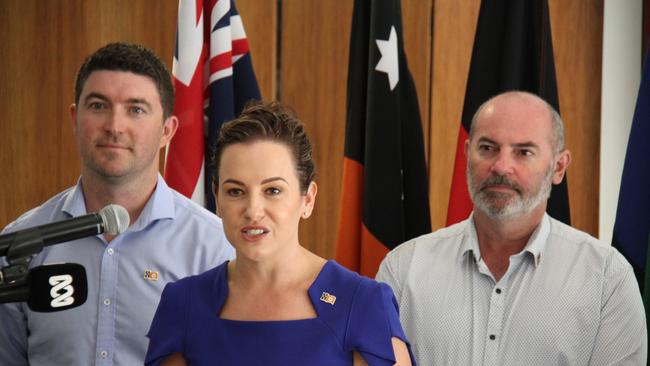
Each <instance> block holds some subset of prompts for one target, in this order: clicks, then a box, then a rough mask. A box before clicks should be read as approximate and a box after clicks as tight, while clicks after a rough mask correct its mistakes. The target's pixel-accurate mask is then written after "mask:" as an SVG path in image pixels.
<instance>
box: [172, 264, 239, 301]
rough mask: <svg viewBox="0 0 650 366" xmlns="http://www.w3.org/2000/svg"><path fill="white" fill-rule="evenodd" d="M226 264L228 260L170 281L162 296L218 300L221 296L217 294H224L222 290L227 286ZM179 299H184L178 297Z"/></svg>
mask: <svg viewBox="0 0 650 366" xmlns="http://www.w3.org/2000/svg"><path fill="white" fill-rule="evenodd" d="M227 266H228V261H226V262H224V263H222V264H220V265H218V266H216V267H214V268H212V269H209V270H207V271H205V272H203V273H200V274H197V275H193V276H188V277H184V278H181V279H179V280H177V281H175V282H170V283H168V284H167V285H166V286H165V290H164V291H163V297H170V296H171V297H180V298H181V299H185V300H188V299H189V298H191V299H192V302H194V301H196V300H198V299H204V300H205V301H206V302H208V303H210V304H212V303H214V301H217V302H219V299H220V297H221V296H219V295H220V294H221V295H225V293H224V291H222V290H223V288H224V285H225V286H226V288H227V278H226V276H227V274H226V268H227ZM179 301H184V300H180V299H179ZM192 302H190V304H191V303H192ZM186 303H187V302H186Z"/></svg>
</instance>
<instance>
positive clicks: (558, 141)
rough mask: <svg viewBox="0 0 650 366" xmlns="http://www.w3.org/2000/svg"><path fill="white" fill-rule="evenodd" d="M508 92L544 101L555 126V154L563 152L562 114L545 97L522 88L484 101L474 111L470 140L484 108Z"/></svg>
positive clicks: (552, 142) (553, 126) (553, 143)
mask: <svg viewBox="0 0 650 366" xmlns="http://www.w3.org/2000/svg"><path fill="white" fill-rule="evenodd" d="M508 94H514V95H519V96H527V97H531V98H533V99H535V100H537V101H540V102H541V103H543V104H544V105H545V106H546V108H547V109H548V113H549V116H550V119H551V125H552V128H553V141H551V145H552V146H553V150H554V152H555V154H557V153H559V152H561V151H562V150H564V122H563V121H562V117H560V114H559V113H558V112H557V110H555V108H553V106H552V105H550V104H549V103H548V102H547V101H545V100H544V99H542V98H540V97H539V96H538V95H536V94H533V93H529V92H526V91H522V90H512V91H507V92H505V93H501V94H497V95H495V96H493V97H492V98H490V99H488V100H487V101H485V102H483V104H481V106H479V107H478V109H477V110H476V112H475V113H474V116H472V122H471V124H470V127H469V138H470V140H471V139H472V137H473V136H474V124H475V123H476V120H477V119H478V116H479V115H480V114H481V113H482V112H483V110H484V109H485V108H486V107H487V106H488V105H490V104H491V103H492V102H493V101H494V100H495V99H497V98H499V97H502V96H505V95H508Z"/></svg>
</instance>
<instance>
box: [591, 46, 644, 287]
mask: <svg viewBox="0 0 650 366" xmlns="http://www.w3.org/2000/svg"><path fill="white" fill-rule="evenodd" d="M648 141H650V59H648V58H647V57H646V61H645V65H644V67H643V75H642V77H641V86H640V87H639V94H638V97H637V101H636V109H635V110H634V118H633V120H632V128H631V130H630V138H629V140H628V143H627V153H626V154H625V165H624V167H623V176H622V179H621V190H620V193H619V196H618V209H617V211H616V223H615V224H614V243H613V244H614V246H615V247H616V248H617V249H618V250H619V251H620V252H621V253H622V254H623V255H624V256H625V258H627V260H628V261H629V262H630V264H632V267H633V268H634V272H635V274H636V276H637V280H638V282H639V285H640V286H641V288H643V286H644V283H645V277H646V275H645V273H646V271H647V268H645V266H646V257H647V255H648V236H649V235H650V143H648ZM603 173H604V174H607V172H603Z"/></svg>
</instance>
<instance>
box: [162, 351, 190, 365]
mask: <svg viewBox="0 0 650 366" xmlns="http://www.w3.org/2000/svg"><path fill="white" fill-rule="evenodd" d="M160 366H187V362H185V358H183V355H182V354H180V353H174V354H172V355H171V356H169V357H167V358H166V359H165V360H164V361H163V362H162V363H161V364H160Z"/></svg>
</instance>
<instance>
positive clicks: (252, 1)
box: [237, 0, 278, 100]
mask: <svg viewBox="0 0 650 366" xmlns="http://www.w3.org/2000/svg"><path fill="white" fill-rule="evenodd" d="M237 10H238V11H239V15H241V17H242V21H243V22H244V29H245V30H246V36H247V37H248V44H249V47H250V51H251V57H252V58H253V69H255V76H256V77H257V84H258V85H259V87H260V92H261V93H262V98H263V99H264V100H272V99H275V98H276V95H275V93H276V85H277V73H276V66H277V53H278V52H277V51H278V49H277V27H278V14H277V12H278V0H237Z"/></svg>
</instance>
